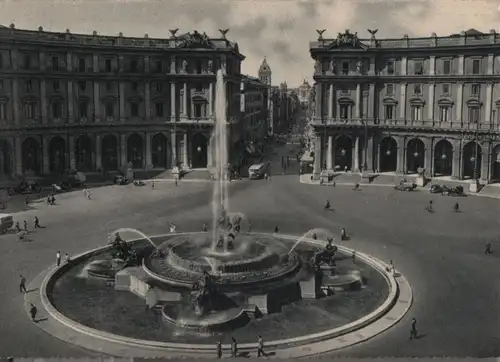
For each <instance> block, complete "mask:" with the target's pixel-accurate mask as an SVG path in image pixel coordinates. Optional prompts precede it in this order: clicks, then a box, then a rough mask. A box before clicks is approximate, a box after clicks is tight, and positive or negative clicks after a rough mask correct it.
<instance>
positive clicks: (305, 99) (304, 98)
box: [297, 79, 312, 109]
mask: <svg viewBox="0 0 500 362" xmlns="http://www.w3.org/2000/svg"><path fill="white" fill-rule="evenodd" d="M311 88H312V87H311V85H310V84H309V83H308V82H307V79H304V82H303V83H302V84H301V85H300V86H299V88H298V89H297V96H298V99H299V102H300V105H301V107H302V108H304V109H306V108H307V107H308V105H309V96H310V93H311Z"/></svg>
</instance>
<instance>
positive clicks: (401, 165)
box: [396, 136, 406, 173]
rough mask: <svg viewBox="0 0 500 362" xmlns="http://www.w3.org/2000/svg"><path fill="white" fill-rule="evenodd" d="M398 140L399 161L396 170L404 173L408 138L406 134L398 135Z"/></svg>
mask: <svg viewBox="0 0 500 362" xmlns="http://www.w3.org/2000/svg"><path fill="white" fill-rule="evenodd" d="M396 141H397V143H398V149H397V152H398V162H397V167H396V172H397V173H404V172H405V168H406V167H405V166H406V165H405V163H406V162H405V155H406V140H405V137H404V136H401V137H396Z"/></svg>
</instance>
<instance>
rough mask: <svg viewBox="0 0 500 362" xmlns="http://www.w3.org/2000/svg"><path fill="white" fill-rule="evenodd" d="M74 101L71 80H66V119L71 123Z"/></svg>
mask: <svg viewBox="0 0 500 362" xmlns="http://www.w3.org/2000/svg"><path fill="white" fill-rule="evenodd" d="M74 103H75V97H74V95H73V81H72V80H68V121H69V123H73V121H74V112H73V110H74V109H73V108H74V107H73V105H74Z"/></svg>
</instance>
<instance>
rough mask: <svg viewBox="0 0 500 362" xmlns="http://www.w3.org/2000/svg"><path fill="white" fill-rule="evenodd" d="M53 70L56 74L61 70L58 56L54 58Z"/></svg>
mask: <svg viewBox="0 0 500 362" xmlns="http://www.w3.org/2000/svg"><path fill="white" fill-rule="evenodd" d="M52 70H53V71H55V72H57V71H58V70H59V58H58V57H56V56H54V57H52Z"/></svg>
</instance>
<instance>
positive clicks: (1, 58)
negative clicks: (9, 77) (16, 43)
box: [0, 53, 3, 69]
mask: <svg viewBox="0 0 500 362" xmlns="http://www.w3.org/2000/svg"><path fill="white" fill-rule="evenodd" d="M0 69H3V55H2V53H0Z"/></svg>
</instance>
